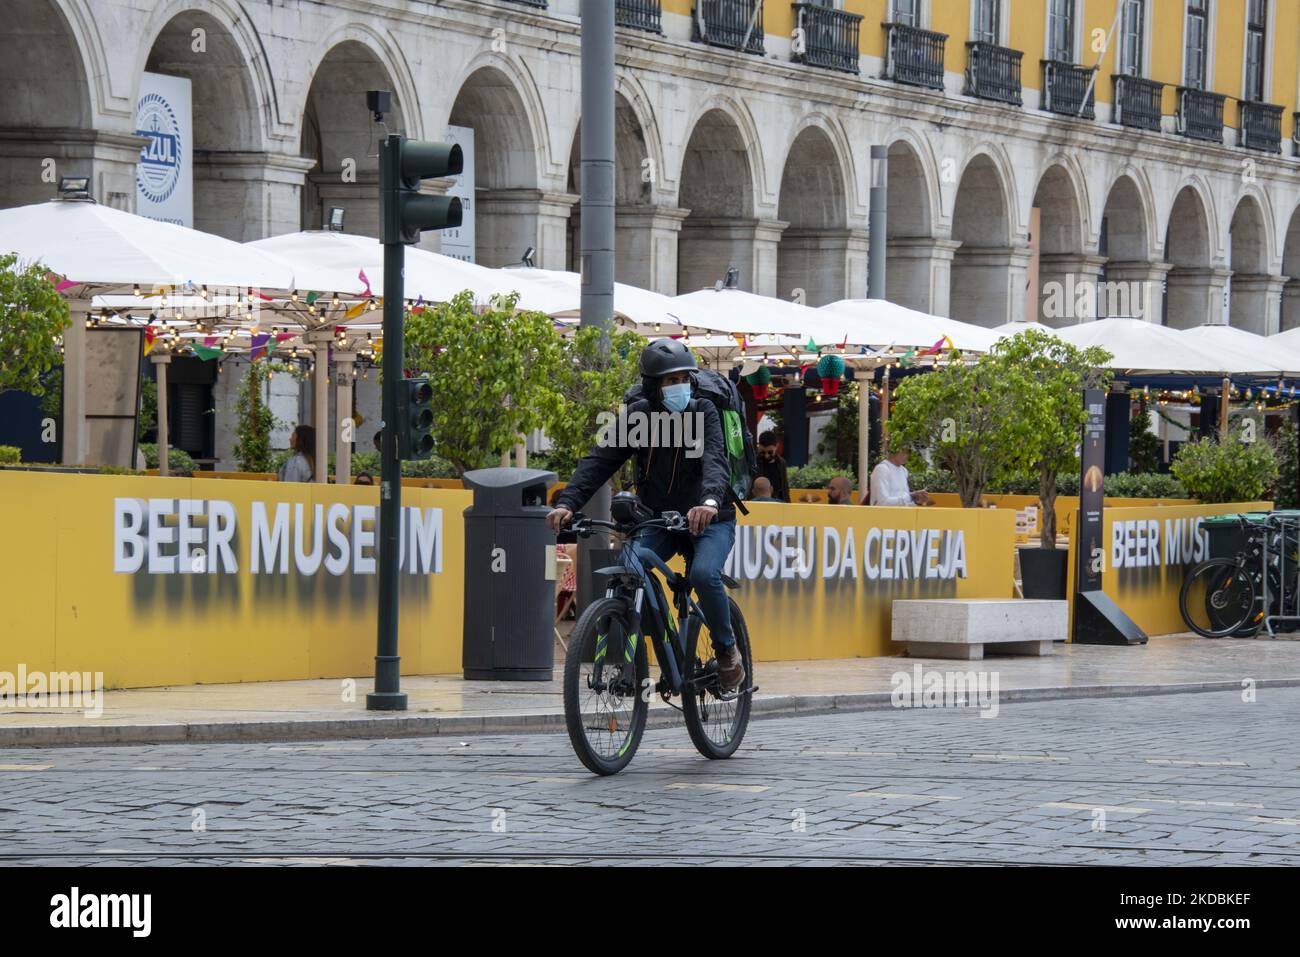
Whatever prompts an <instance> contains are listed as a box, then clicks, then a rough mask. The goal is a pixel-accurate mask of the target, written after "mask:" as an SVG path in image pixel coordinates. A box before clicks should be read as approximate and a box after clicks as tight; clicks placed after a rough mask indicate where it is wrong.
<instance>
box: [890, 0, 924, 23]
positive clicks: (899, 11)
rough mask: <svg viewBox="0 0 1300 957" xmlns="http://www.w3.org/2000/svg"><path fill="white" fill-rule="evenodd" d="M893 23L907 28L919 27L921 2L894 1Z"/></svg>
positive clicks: (916, 0)
mask: <svg viewBox="0 0 1300 957" xmlns="http://www.w3.org/2000/svg"><path fill="white" fill-rule="evenodd" d="M894 23H901V24H903V26H907V27H919V26H920V25H921V0H894Z"/></svg>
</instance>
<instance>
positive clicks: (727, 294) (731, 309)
mask: <svg viewBox="0 0 1300 957" xmlns="http://www.w3.org/2000/svg"><path fill="white" fill-rule="evenodd" d="M671 301H672V313H671V315H672V316H673V318H675V319H676V320H678V321H679V322H681V324H682V325H685V326H694V327H699V328H701V329H709V330H711V331H713V332H723V333H727V334H729V335H742V336H753V335H759V334H768V335H773V334H775V335H787V336H796V337H806V336H807V335H809V329H810V328H812V327H814V326H816V323H817V310H816V309H810V308H808V307H807V306H801V305H799V303H797V302H787V301H786V300H784V299H775V298H773V297H771V296H759V295H756V294H754V293H752V292H744V291H742V290H740V289H701V290H699V291H698V292H691V293H686V294H685V295H682V296H674V297H673V299H672V300H671ZM836 341H838V340H836Z"/></svg>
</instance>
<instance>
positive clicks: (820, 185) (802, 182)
mask: <svg viewBox="0 0 1300 957" xmlns="http://www.w3.org/2000/svg"><path fill="white" fill-rule="evenodd" d="M851 182H852V179H851V178H850V176H849V175H847V173H846V169H845V162H844V156H843V154H842V153H841V152H840V150H839V149H838V148H837V146H836V144H835V142H834V141H833V140H832V138H831V136H830V134H829V133H828V132H827V131H826V129H825V128H824V127H822V126H821V125H818V124H807V125H804V126H803V128H802V129H801V130H799V131H798V133H797V134H796V135H795V137H794V140H793V142H792V143H791V144H790V150H789V152H788V153H787V154H786V159H785V169H784V170H783V172H782V174H781V192H780V195H779V197H778V207H777V210H778V211H777V218H778V219H779V220H780V221H781V222H783V223H786V224H787V226H786V228H785V230H784V231H783V232H782V234H781V240H780V242H779V243H778V245H777V258H776V271H777V279H776V287H777V295H779V296H781V297H783V298H792V297H793V298H800V299H802V301H804V302H805V303H807V304H808V305H810V306H824V305H826V304H827V303H830V302H834V301H836V300H838V299H843V298H845V297H846V295H847V293H848V279H849V276H850V274H851V273H852V271H853V267H854V265H855V264H856V263H857V262H858V261H859V260H861V259H862V258H863V257H862V253H864V252H865V249H863V248H862V247H863V246H864V245H865V244H864V243H863V242H862V237H858V238H857V239H856V241H855V240H853V238H852V237H851V235H850V233H849V229H848V201H849V196H848V184H849V183H851ZM796 290H802V292H796Z"/></svg>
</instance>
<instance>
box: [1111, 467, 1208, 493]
mask: <svg viewBox="0 0 1300 957" xmlns="http://www.w3.org/2000/svg"><path fill="white" fill-rule="evenodd" d="M1105 491H1106V494H1107V495H1111V496H1114V497H1115V498H1191V496H1190V495H1188V494H1187V489H1185V488H1183V483H1182V482H1180V481H1178V479H1176V478H1174V476H1172V475H1168V474H1166V473H1164V472H1136V473H1135V472H1122V473H1120V474H1119V475H1107V476H1106V484H1105Z"/></svg>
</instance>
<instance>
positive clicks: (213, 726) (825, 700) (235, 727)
mask: <svg viewBox="0 0 1300 957" xmlns="http://www.w3.org/2000/svg"><path fill="white" fill-rule="evenodd" d="M1255 687H1256V688H1300V678H1260V679H1257V680H1256V681H1255ZM1239 690H1241V681H1240V680H1237V681H1201V682H1187V683H1180V684H1159V685H1150V684H1148V685H1080V686H1076V687H1065V688H1013V689H1010V690H1007V691H999V693H998V704H999V706H1001V705H1004V704H1013V703H1016V702H1035V701H1061V700H1068V699H1072V698H1139V697H1153V696H1156V695H1171V694H1200V693H1205V692H1214V691H1239ZM893 707H894V706H893V704H892V695H891V694H890V692H888V691H874V692H866V693H862V694H833V695H779V696H774V697H769V698H763V697H759V698H758V699H756V700H755V701H754V704H753V710H752V712H751V713H752V715H753V716H754V717H755V718H794V717H805V716H807V717H811V716H815V715H826V714H836V713H840V714H853V713H856V712H865V711H884V710H892V709H893ZM680 723H681V718H680V717H679V716H678V714H677V713H676V712H675V711H673V710H670V709H668V708H666V707H659V708H653V709H651V711H650V717H649V721H648V723H647V727H650V728H666V727H675V726H677V725H679V724H680ZM563 729H564V715H563V714H562V713H559V712H540V713H532V714H529V713H520V714H489V715H423V714H422V715H401V716H393V717H386V716H378V717H367V718H353V717H348V718H329V719H324V720H303V721H293V720H286V721H214V722H204V723H195V724H181V723H176V724H130V725H102V724H91V723H87V724H80V725H47V726H44V727H42V726H30V727H19V728H4V727H0V748H50V747H99V746H103V745H112V744H121V745H141V744H190V743H195V742H208V743H213V744H234V743H241V742H259V741H266V742H279V741H333V740H340V739H349V738H351V739H361V738H371V739H377V738H406V737H437V736H444V735H461V734H523V733H529V732H533V733H543V732H557V731H561V730H563Z"/></svg>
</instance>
